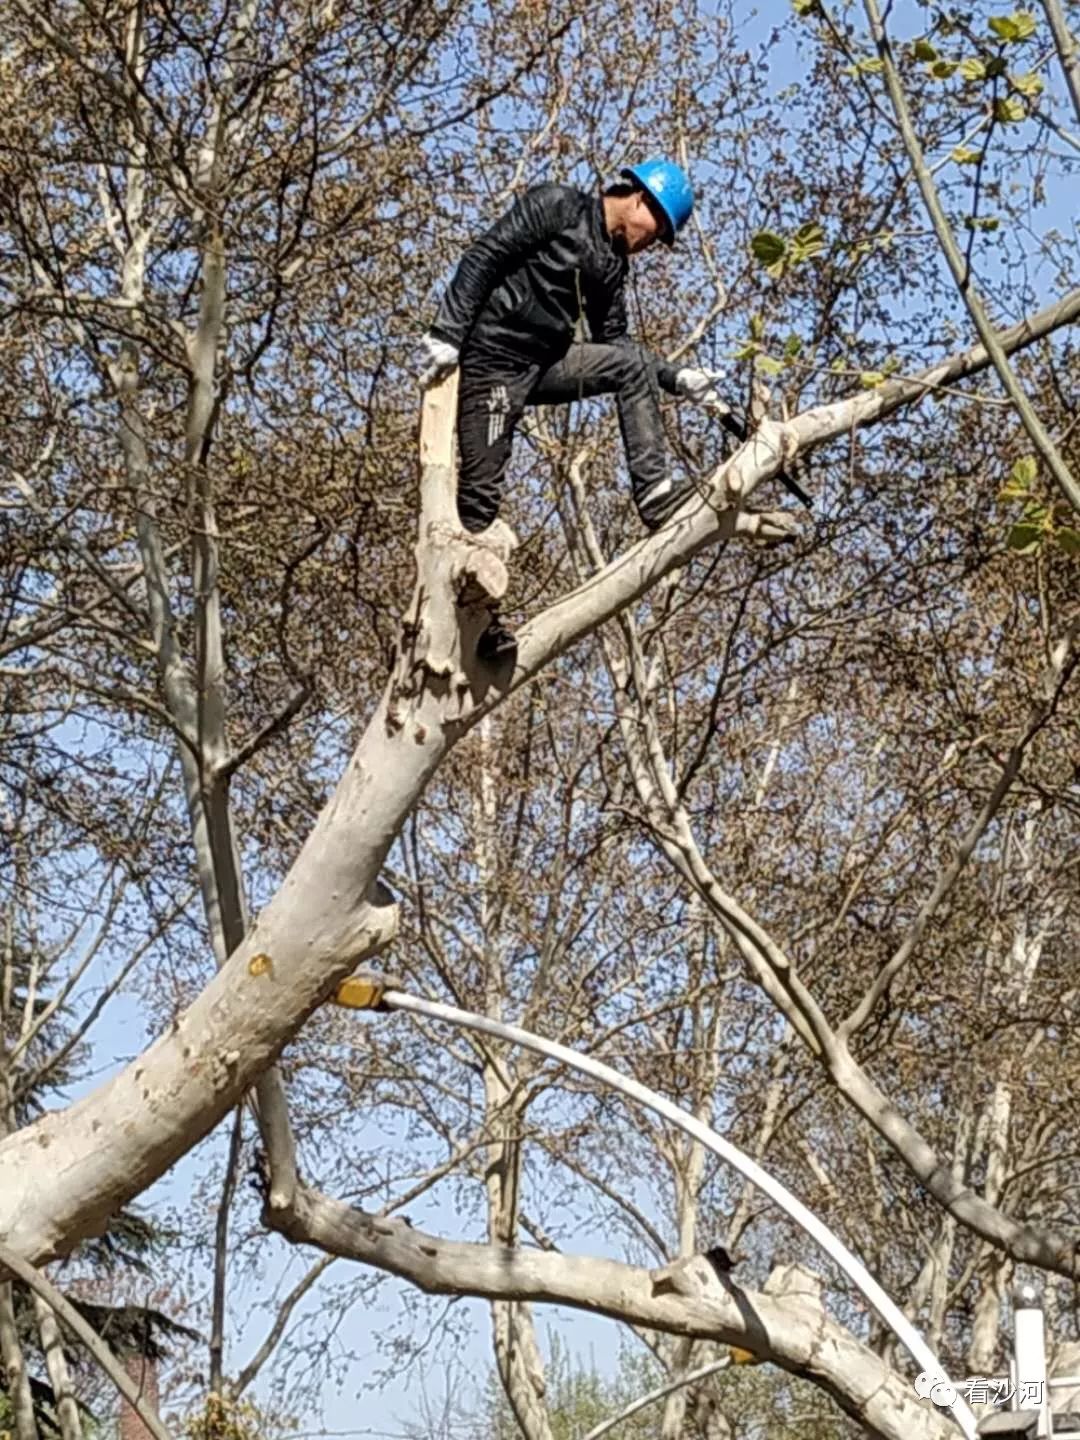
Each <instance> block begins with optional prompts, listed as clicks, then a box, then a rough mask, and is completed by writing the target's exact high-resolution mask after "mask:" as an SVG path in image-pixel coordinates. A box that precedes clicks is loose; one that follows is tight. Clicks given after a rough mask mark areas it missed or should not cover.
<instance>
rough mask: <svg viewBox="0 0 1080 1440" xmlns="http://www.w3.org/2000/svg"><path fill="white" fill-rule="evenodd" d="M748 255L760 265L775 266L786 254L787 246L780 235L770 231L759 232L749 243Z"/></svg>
mask: <svg viewBox="0 0 1080 1440" xmlns="http://www.w3.org/2000/svg"><path fill="white" fill-rule="evenodd" d="M750 253H751V254H752V255H753V257H754V259H755V260H759V261H760V262H761V264H762V265H775V264H776V263H777V262H778V261H780V260H783V258H784V256H785V255H786V254H787V244H786V242H785V240H784V238H783V236H782V235H776V234H774V233H773V231H771V230H759V231H758V233H757V234H756V235H755V236H754V237H753V239H752V240H751V241H750Z"/></svg>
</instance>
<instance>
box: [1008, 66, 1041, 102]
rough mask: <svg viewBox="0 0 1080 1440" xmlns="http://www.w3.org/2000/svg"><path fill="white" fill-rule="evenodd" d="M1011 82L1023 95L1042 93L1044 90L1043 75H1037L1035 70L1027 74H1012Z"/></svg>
mask: <svg viewBox="0 0 1080 1440" xmlns="http://www.w3.org/2000/svg"><path fill="white" fill-rule="evenodd" d="M1009 84H1010V85H1011V86H1012V87H1013V89H1014V90H1019V92H1020V94H1021V95H1031V96H1035V95H1041V94H1042V90H1043V82H1042V76H1041V75H1036V74H1035V72H1034V71H1033V70H1032V71H1029V72H1028V73H1027V74H1026V75H1010V76H1009Z"/></svg>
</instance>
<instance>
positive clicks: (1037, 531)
mask: <svg viewBox="0 0 1080 1440" xmlns="http://www.w3.org/2000/svg"><path fill="white" fill-rule="evenodd" d="M1042 538H1043V527H1042V526H1041V525H1029V524H1028V523H1027V521H1025V520H1021V521H1019V522H1018V523H1017V524H1016V525H1014V526H1013V527H1012V529H1011V530H1010V531H1009V533H1008V536H1007V537H1006V540H1005V543H1006V545H1008V547H1009V549H1010V550H1015V551H1016V552H1017V554H1019V555H1030V554H1031V552H1032V551H1033V550H1037V549H1038V548H1039V546H1040V545H1041V544H1042Z"/></svg>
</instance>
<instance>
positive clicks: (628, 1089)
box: [382, 990, 977, 1440]
mask: <svg viewBox="0 0 1080 1440" xmlns="http://www.w3.org/2000/svg"><path fill="white" fill-rule="evenodd" d="M382 1003H383V1004H384V1005H385V1006H387V1007H388V1008H389V1009H391V1010H403V1011H406V1012H408V1013H410V1014H413V1015H427V1016H429V1017H430V1018H431V1019H432V1020H444V1021H445V1022H446V1023H447V1024H448V1025H457V1026H459V1027H460V1028H461V1029H463V1030H478V1031H480V1032H481V1033H482V1034H485V1035H492V1036H494V1037H495V1038H496V1039H498V1040H506V1041H509V1042H510V1044H512V1045H520V1046H521V1047H522V1048H523V1049H525V1050H535V1051H537V1052H538V1053H539V1054H541V1055H547V1056H548V1057H549V1058H550V1059H552V1060H558V1061H559V1062H560V1064H563V1065H568V1066H570V1068H571V1069H572V1070H580V1071H581V1072H582V1074H584V1075H591V1076H592V1077H593V1079H594V1080H599V1081H601V1082H602V1083H603V1084H605V1085H610V1086H611V1087H612V1089H615V1090H619V1091H621V1092H622V1094H624V1095H628V1096H629V1097H630V1098H631V1099H632V1100H636V1101H637V1102H638V1104H640V1105H644V1106H645V1107H646V1108H647V1109H649V1110H652V1111H654V1112H655V1113H656V1114H657V1115H660V1116H662V1117H663V1118H664V1119H665V1120H669V1121H670V1122H671V1123H672V1124H673V1125H675V1126H677V1127H678V1128H679V1129H680V1130H682V1131H684V1132H685V1133H686V1134H687V1135H692V1136H693V1138H694V1139H695V1140H698V1141H700V1143H701V1144H702V1145H704V1146H705V1148H706V1149H707V1150H711V1151H712V1152H713V1154H714V1155H719V1157H720V1159H721V1160H724V1161H726V1163H727V1164H728V1165H730V1166H732V1167H733V1168H734V1169H735V1170H738V1171H739V1173H740V1174H741V1175H743V1176H745V1177H746V1179H747V1180H749V1181H750V1183H751V1184H753V1185H756V1186H757V1188H758V1189H759V1190H760V1191H762V1193H763V1194H765V1195H767V1196H768V1197H769V1199H770V1200H772V1201H773V1202H774V1203H775V1204H777V1205H779V1206H780V1208H781V1209H782V1210H783V1211H785V1213H786V1214H787V1215H789V1216H790V1217H791V1219H792V1220H794V1221H795V1223H796V1225H798V1226H800V1227H801V1229H803V1230H805V1231H806V1233H807V1234H808V1235H809V1236H810V1237H811V1238H812V1239H814V1240H816V1241H817V1243H818V1244H819V1245H820V1246H821V1248H822V1249H823V1250H824V1251H825V1253H826V1254H827V1255H828V1256H829V1257H830V1258H831V1259H832V1260H834V1261H835V1262H836V1264H837V1265H839V1267H840V1269H841V1270H843V1272H844V1274H845V1275H846V1276H847V1277H848V1279H849V1280H851V1282H852V1283H853V1284H854V1285H855V1286H856V1287H857V1288H858V1289H859V1291H861V1293H862V1294H863V1296H864V1297H865V1298H866V1299H867V1300H868V1301H869V1303H870V1304H871V1305H872V1306H873V1307H874V1309H875V1310H876V1311H877V1313H878V1315H880V1317H881V1319H882V1320H883V1321H884V1322H885V1324H886V1325H887V1326H888V1327H889V1329H890V1330H891V1331H892V1332H893V1334H894V1335H895V1336H896V1338H897V1339H898V1340H899V1341H900V1343H901V1344H902V1345H903V1346H904V1348H905V1349H906V1350H907V1351H908V1353H909V1354H910V1355H911V1357H912V1359H913V1360H914V1361H915V1363H916V1364H917V1365H918V1367H919V1370H920V1371H924V1372H928V1373H929V1374H930V1375H932V1376H933V1377H934V1379H935V1381H936V1382H937V1383H938V1384H940V1386H941V1387H942V1389H943V1392H944V1393H945V1394H948V1393H949V1392H951V1393H952V1396H953V1399H952V1400H951V1402H950V1403H949V1405H948V1407H947V1408H948V1410H949V1411H950V1412H951V1414H952V1418H953V1419H954V1420H955V1421H956V1423H957V1425H958V1426H959V1427H960V1429H961V1430H962V1431H963V1433H964V1435H965V1437H966V1440H977V1430H976V1424H975V1416H974V1415H973V1414H972V1412H971V1409H970V1408H969V1406H968V1404H967V1401H966V1400H964V1399H963V1397H962V1396H961V1394H960V1392H959V1390H958V1389H957V1388H956V1387H955V1386H954V1385H953V1384H952V1383H951V1381H950V1380H949V1378H948V1376H947V1375H946V1373H945V1371H944V1369H943V1368H942V1366H941V1365H940V1363H939V1362H938V1360H937V1357H936V1356H935V1355H934V1353H933V1351H932V1350H931V1349H930V1347H929V1346H928V1345H927V1343H926V1341H925V1340H924V1339H923V1338H922V1336H921V1335H920V1334H919V1332H918V1331H917V1330H916V1329H915V1327H914V1325H912V1323H911V1321H910V1320H909V1319H908V1318H907V1316H906V1315H905V1314H904V1313H903V1312H902V1311H901V1310H900V1308H899V1306H897V1305H896V1304H895V1302H894V1301H893V1300H891V1299H890V1298H889V1296H888V1295H887V1294H886V1293H885V1291H884V1290H883V1289H882V1288H881V1286H880V1285H879V1284H878V1282H877V1281H876V1280H875V1279H874V1277H873V1276H872V1275H871V1274H870V1272H869V1270H867V1268H866V1267H865V1265H863V1263H862V1261H861V1260H859V1259H857V1257H856V1256H855V1255H853V1254H852V1253H851V1251H850V1250H849V1249H848V1248H847V1246H846V1245H845V1244H844V1242H843V1241H842V1240H841V1239H840V1238H839V1236H837V1235H834V1234H833V1232H832V1231H831V1230H830V1229H829V1227H828V1226H827V1225H825V1224H824V1223H823V1222H822V1221H821V1220H819V1219H818V1217H817V1216H816V1215H815V1214H814V1213H813V1211H812V1210H808V1209H807V1207H806V1206H805V1205H804V1204H803V1203H802V1201H801V1200H799V1199H797V1198H796V1197H795V1196H794V1195H792V1194H791V1192H790V1191H789V1190H788V1189H786V1188H785V1186H783V1185H782V1184H781V1183H780V1181H779V1180H776V1179H774V1178H773V1176H772V1175H770V1174H769V1173H768V1171H767V1170H763V1169H762V1168H761V1166H760V1165H759V1164H757V1162H756V1161H755V1160H751V1158H750V1157H749V1155H744V1154H743V1152H742V1151H741V1150H740V1149H739V1148H738V1147H737V1146H735V1145H733V1144H732V1143H731V1141H730V1140H725V1139H724V1137H723V1136H722V1135H718V1134H717V1133H716V1131H715V1130H712V1129H710V1127H709V1126H708V1125H705V1124H703V1123H702V1122H701V1121H700V1120H697V1119H695V1118H694V1116H693V1115H688V1114H687V1113H686V1111H685V1110H683V1109H681V1108H680V1107H679V1106H678V1105H675V1104H673V1103H672V1101H670V1100H665V1098H664V1097H663V1095H658V1094H657V1093H656V1091H655V1090H650V1089H649V1088H648V1086H646V1085H642V1084H640V1083H639V1082H638V1081H637V1080H632V1079H630V1077H629V1076H628V1075H620V1073H619V1072H618V1071H617V1070H613V1069H612V1068H611V1066H610V1065H605V1064H604V1062H603V1061H602V1060H597V1059H595V1058H594V1057H593V1056H592V1055H583V1054H581V1053H580V1052H579V1051H577V1050H571V1049H569V1047H568V1046H566V1045H560V1044H559V1043H558V1042H557V1041H555V1040H545V1039H544V1038H543V1037H542V1036H540V1035H534V1034H533V1033H532V1031H531V1030H522V1029H519V1027H518V1026H516V1025H504V1024H503V1023H502V1022H501V1021H499V1020H489V1019H488V1018H487V1016H486V1015H474V1014H473V1013H472V1012H471V1011H469V1010H459V1009H457V1007H456V1006H454V1005H444V1004H443V1003H442V1002H441V1001H439V1000H422V999H420V998H419V997H418V996H416V995H406V994H405V993H404V992H403V991H401V990H387V991H386V993H385V994H384V995H383V997H382Z"/></svg>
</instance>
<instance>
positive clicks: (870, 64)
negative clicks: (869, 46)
mask: <svg viewBox="0 0 1080 1440" xmlns="http://www.w3.org/2000/svg"><path fill="white" fill-rule="evenodd" d="M856 64H857V65H858V67H859V69H860V70H861V71H862V73H863V74H864V75H880V74H881V72H882V70H884V69H885V61H884V60H879V59H878V58H877V56H876V55H875V56H874V57H873V58H872V59H870V58H868V59H866V60H858V61H856Z"/></svg>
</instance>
